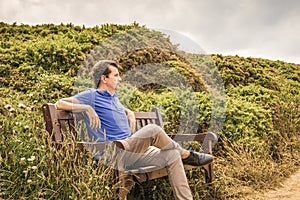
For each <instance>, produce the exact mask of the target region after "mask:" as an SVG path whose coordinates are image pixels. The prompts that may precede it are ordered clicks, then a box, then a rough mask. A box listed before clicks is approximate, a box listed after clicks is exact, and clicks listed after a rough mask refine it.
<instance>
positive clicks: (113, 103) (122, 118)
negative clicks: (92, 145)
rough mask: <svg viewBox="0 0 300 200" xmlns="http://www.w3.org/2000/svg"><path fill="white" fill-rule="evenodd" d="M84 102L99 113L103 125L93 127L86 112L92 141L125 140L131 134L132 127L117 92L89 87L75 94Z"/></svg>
mask: <svg viewBox="0 0 300 200" xmlns="http://www.w3.org/2000/svg"><path fill="white" fill-rule="evenodd" d="M74 98H75V99H77V100H78V101H80V102H81V103H82V104H87V105H90V106H91V107H92V108H94V110H95V111H96V113H97V114H98V116H99V118H100V121H101V127H100V128H98V129H92V128H91V127H90V122H89V119H88V117H87V115H86V113H85V120H86V124H87V128H88V132H89V139H90V141H92V142H104V141H115V140H123V139H126V138H128V137H129V136H130V128H129V124H128V119H127V116H126V113H125V108H124V107H123V106H122V104H121V103H120V101H119V99H118V95H117V94H116V93H115V94H114V95H111V94H110V93H109V92H107V91H106V90H97V89H88V90H86V91H84V92H81V93H79V94H77V95H75V96H74Z"/></svg>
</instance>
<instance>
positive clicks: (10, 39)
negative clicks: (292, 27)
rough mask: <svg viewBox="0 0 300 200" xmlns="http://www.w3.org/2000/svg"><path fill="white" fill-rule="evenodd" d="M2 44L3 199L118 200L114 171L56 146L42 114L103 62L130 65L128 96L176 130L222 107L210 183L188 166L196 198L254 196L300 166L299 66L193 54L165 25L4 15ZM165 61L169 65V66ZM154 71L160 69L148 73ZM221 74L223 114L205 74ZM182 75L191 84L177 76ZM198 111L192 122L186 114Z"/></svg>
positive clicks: (155, 187)
mask: <svg viewBox="0 0 300 200" xmlns="http://www.w3.org/2000/svg"><path fill="white" fill-rule="evenodd" d="M0 42H1V43H0V44H1V45H0V74H1V77H0V88H1V89H0V93H1V95H0V123H1V124H0V149H1V154H0V174H1V176H0V186H1V187H0V188H1V192H0V198H3V199H116V198H117V189H118V187H119V183H115V184H114V181H113V172H112V171H111V169H108V168H106V167H105V166H98V167H94V166H95V165H94V163H93V159H92V157H91V155H90V154H88V153H78V151H77V150H78V149H77V147H76V145H71V146H69V145H68V146H66V147H63V148H61V149H60V150H58V149H56V148H55V146H54V145H53V143H52V141H51V137H50V136H49V134H48V133H47V132H46V131H45V126H44V120H43V116H42V112H41V106H42V104H43V103H46V102H52V103H54V102H55V101H57V100H58V99H59V98H62V97H66V96H70V95H72V94H74V93H76V92H77V91H80V90H83V89H84V88H86V87H92V83H91V81H90V80H89V79H87V78H86V77H87V75H88V72H89V69H90V67H91V66H92V65H93V64H94V63H95V62H97V60H98V59H99V58H100V59H103V58H104V59H114V60H116V61H117V62H119V63H120V64H121V65H122V66H123V68H122V69H121V73H122V76H123V77H124V85H123V87H121V88H120V91H119V97H120V99H121V101H122V102H123V103H124V104H125V105H126V106H127V107H129V108H130V109H132V110H138V111H141V110H145V111H146V110H150V109H151V108H152V107H153V106H158V107H160V108H161V110H162V112H163V114H164V121H165V129H166V130H167V131H168V132H170V133H174V134H176V133H177V132H178V131H184V132H189V131H191V130H192V131H198V132H202V131H207V130H210V128H211V122H212V120H213V119H212V113H213V112H214V110H217V111H216V112H215V113H216V114H215V116H213V118H215V119H217V120H216V121H218V120H219V121H222V120H224V127H223V129H222V131H221V132H219V134H220V139H219V142H218V143H217V145H215V146H214V152H216V160H215V172H216V180H215V182H214V183H213V187H212V186H207V185H206V184H205V183H204V177H203V174H202V173H201V171H200V170H193V171H188V172H187V176H188V177H189V181H190V186H191V189H192V191H193V194H194V197H195V199H241V198H247V196H248V195H249V194H250V195H251V194H253V193H256V192H261V191H263V190H266V189H270V188H273V187H275V186H277V184H278V182H280V180H281V179H282V178H284V177H286V176H288V175H289V174H291V173H292V172H293V171H294V170H295V169H296V168H299V164H300V163H299V160H300V159H299V158H300V154H299V152H300V140H299V132H300V127H299V124H300V123H299V119H300V116H299V115H300V114H299V110H300V102H299V101H300V92H299V87H300V65H299V64H292V63H286V62H282V61H272V60H266V59H262V58H245V57H240V56H223V55H209V56H207V55H186V54H185V53H184V52H180V51H179V50H177V47H176V45H173V44H171V43H170V41H169V40H168V38H166V37H165V36H163V35H162V34H161V33H158V32H155V31H151V30H148V29H147V28H145V27H141V26H140V25H138V24H136V23H133V24H131V25H114V24H104V25H102V26H100V27H99V26H96V27H93V28H86V27H79V26H74V25H73V24H61V25H54V24H44V25H37V26H29V25H16V24H6V23H0ZM149 63H152V64H151V65H149V66H148V65H147V64H149ZM153 63H155V64H156V65H154V64H153ZM211 65H214V66H216V68H215V69H211ZM140 66H146V67H152V70H148V69H151V68H146V70H144V71H143V72H145V71H146V72H147V73H149V74H148V76H146V77H145V76H144V74H143V73H140V72H139V71H134V70H135V69H136V70H138V69H139V67H140ZM157 66H158V68H155V67H157ZM161 66H167V67H168V69H169V70H167V71H166V70H165V71H162V73H160V71H159V67H160V68H161V69H164V68H162V67H161ZM193 66H198V68H197V69H198V70H195V68H193ZM154 69H155V70H156V71H155V70H154ZM216 69H217V70H216ZM207 70H208V71H207ZM151 71H152V72H153V71H154V72H156V74H161V75H162V76H158V80H157V79H150V80H149V79H147V77H152V76H151ZM217 71H219V76H217V75H216V76H213V77H214V78H213V79H214V80H215V79H216V80H217V81H216V83H217V86H216V88H219V89H220V88H221V89H222V87H223V86H224V89H225V94H226V95H225V97H226V118H223V115H222V112H224V110H222V106H221V107H220V108H219V107H218V108H217V109H216V108H215V104H214V103H213V101H212V98H214V97H213V96H212V95H211V91H210V88H211V87H208V85H209V83H208V82H209V81H210V80H209V79H207V77H206V74H209V73H212V74H216V73H217ZM178 74H179V76H178ZM126 76H129V78H128V79H126V78H125V77H126ZM166 77H171V78H166ZM182 77H183V79H184V80H186V82H184V81H178V80H180V78H182ZM126 80H130V81H129V82H126ZM212 81H213V80H212ZM178 82H179V84H178ZM178 88H179V91H178ZM182 88H183V89H182ZM191 97H192V98H191ZM183 99H185V101H183ZM216 102H217V104H219V105H223V104H224V102H223V101H222V99H218V100H217V101H216ZM224 106H225V105H224ZM187 108H193V109H187ZM191 112H192V116H196V117H195V118H194V117H192V118H188V117H186V116H189V115H191ZM182 116H185V117H182ZM191 123H192V124H193V126H196V127H197V129H196V130H194V129H190V127H191ZM191 146H192V148H196V149H199V147H197V146H196V147H195V146H193V145H191ZM171 193H172V191H171V188H170V186H169V184H168V181H167V179H159V180H156V181H152V182H151V183H150V184H149V186H147V187H145V188H143V187H141V186H138V185H137V186H136V187H135V188H134V190H133V191H132V194H131V196H132V197H133V198H139V199H143V198H144V199H172V195H171Z"/></svg>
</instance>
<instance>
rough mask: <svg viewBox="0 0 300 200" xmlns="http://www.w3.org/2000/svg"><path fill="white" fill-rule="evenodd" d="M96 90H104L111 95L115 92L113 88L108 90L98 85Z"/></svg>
mask: <svg viewBox="0 0 300 200" xmlns="http://www.w3.org/2000/svg"><path fill="white" fill-rule="evenodd" d="M97 89H98V90H106V91H107V92H108V93H109V94H110V95H111V96H113V95H114V94H115V92H116V91H115V90H110V89H109V88H107V87H101V86H100V87H98V88H97Z"/></svg>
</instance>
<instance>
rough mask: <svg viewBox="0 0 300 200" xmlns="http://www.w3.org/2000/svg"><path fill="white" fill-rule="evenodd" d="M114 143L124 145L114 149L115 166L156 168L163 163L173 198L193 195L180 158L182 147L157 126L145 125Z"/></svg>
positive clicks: (122, 168) (162, 166)
mask: <svg viewBox="0 0 300 200" xmlns="http://www.w3.org/2000/svg"><path fill="white" fill-rule="evenodd" d="M116 143H117V146H120V144H121V147H122V149H124V150H121V151H119V152H118V153H117V157H118V170H126V169H138V168H141V167H146V166H155V167H157V169H159V168H164V167H166V168H167V172H168V177H169V182H170V184H171V186H172V189H173V194H174V197H175V199H180V200H181V199H186V200H187V199H189V200H190V199H193V197H192V194H191V190H190V187H189V185H188V182H187V178H186V174H185V170H184V167H183V164H182V160H181V154H182V153H183V152H184V151H186V150H184V149H183V148H182V147H181V146H180V145H179V144H178V143H177V142H175V141H173V140H172V139H171V138H170V137H169V136H168V135H167V134H166V133H165V132H164V130H163V129H162V128H161V127H159V126H157V125H154V124H150V125H147V126H145V127H143V128H142V129H140V130H138V131H137V132H136V133H134V134H133V135H132V136H131V137H129V138H127V139H125V140H119V141H116Z"/></svg>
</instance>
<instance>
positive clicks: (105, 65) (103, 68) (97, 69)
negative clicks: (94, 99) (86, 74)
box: [92, 60, 119, 88]
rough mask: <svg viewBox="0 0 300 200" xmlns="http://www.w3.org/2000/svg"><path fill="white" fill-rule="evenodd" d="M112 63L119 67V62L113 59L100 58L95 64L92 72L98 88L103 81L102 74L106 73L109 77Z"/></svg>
mask: <svg viewBox="0 0 300 200" xmlns="http://www.w3.org/2000/svg"><path fill="white" fill-rule="evenodd" d="M110 65H111V66H114V67H116V68H117V69H118V68H119V67H118V65H117V63H116V62H115V61H113V60H100V61H99V62H97V63H96V64H95V65H94V67H93V69H92V74H93V80H94V83H95V86H96V88H98V87H99V85H100V83H101V76H102V75H104V76H106V77H108V75H109V74H110V73H111V70H110V69H109V66H110Z"/></svg>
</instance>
